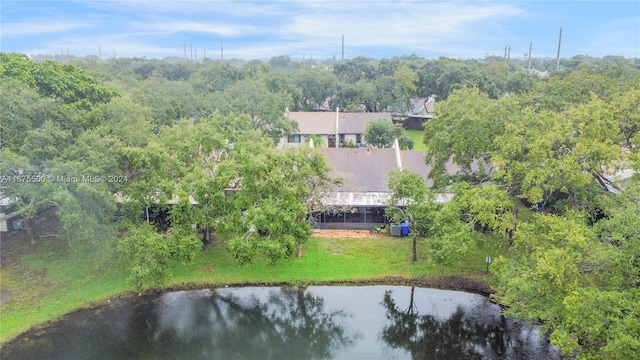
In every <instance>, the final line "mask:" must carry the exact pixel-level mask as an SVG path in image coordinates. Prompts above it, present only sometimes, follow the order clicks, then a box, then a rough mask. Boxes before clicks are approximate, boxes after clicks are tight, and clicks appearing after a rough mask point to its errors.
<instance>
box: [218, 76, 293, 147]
mask: <svg viewBox="0 0 640 360" xmlns="http://www.w3.org/2000/svg"><path fill="white" fill-rule="evenodd" d="M215 104H216V107H217V109H219V110H220V112H221V113H222V114H224V115H229V114H232V113H233V114H246V115H248V116H249V119H250V120H251V123H252V126H253V128H255V129H258V130H260V131H262V132H264V133H265V134H267V135H268V136H269V137H270V138H271V139H272V140H273V142H274V144H277V143H278V142H279V141H280V139H281V138H282V137H284V136H286V135H288V134H290V133H291V132H293V131H294V130H295V129H296V126H297V124H296V122H295V121H292V120H289V119H287V118H286V117H285V116H284V114H285V110H286V108H287V107H290V108H291V107H292V106H293V99H292V97H291V95H290V94H289V93H287V92H285V91H278V92H272V91H271V90H270V89H269V88H268V87H267V84H265V83H264V82H262V81H256V80H253V79H251V80H243V81H239V82H237V83H235V84H234V85H232V86H231V87H230V88H229V89H227V90H226V91H224V92H223V93H221V94H219V95H218V96H217V97H216V98H215Z"/></svg>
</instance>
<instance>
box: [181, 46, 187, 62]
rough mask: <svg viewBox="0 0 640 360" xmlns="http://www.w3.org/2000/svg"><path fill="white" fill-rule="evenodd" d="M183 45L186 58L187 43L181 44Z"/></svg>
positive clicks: (185, 57)
mask: <svg viewBox="0 0 640 360" xmlns="http://www.w3.org/2000/svg"><path fill="white" fill-rule="evenodd" d="M182 45H183V46H184V59H185V60H187V44H182Z"/></svg>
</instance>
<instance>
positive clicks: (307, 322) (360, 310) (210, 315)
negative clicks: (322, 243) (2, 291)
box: [1, 286, 559, 360]
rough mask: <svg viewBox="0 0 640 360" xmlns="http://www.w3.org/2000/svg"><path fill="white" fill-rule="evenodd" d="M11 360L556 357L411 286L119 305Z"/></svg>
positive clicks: (71, 323) (494, 317) (63, 325)
mask: <svg viewBox="0 0 640 360" xmlns="http://www.w3.org/2000/svg"><path fill="white" fill-rule="evenodd" d="M1 358H2V359H278V360H282V359H557V358H559V356H558V353H557V351H556V350H555V349H554V348H553V347H552V346H550V345H549V343H548V341H547V340H545V339H544V338H541V337H540V336H539V335H538V333H537V330H536V327H535V326H532V325H529V324H526V323H522V322H516V321H513V320H511V319H506V318H504V317H502V316H501V311H500V308H499V307H498V306H496V305H494V304H492V303H490V302H489V300H488V299H487V298H486V297H483V296H481V295H476V294H470V293H465V292H459V291H447V290H436V289H424V288H411V287H406V286H317V287H316V286H314V287H307V288H290V287H282V288H279V287H245V288H223V289H215V290H208V289H207V290H193V291H178V292H170V293H165V294H162V295H158V296H145V297H138V298H132V299H121V300H114V301H111V303H110V304H108V305H106V306H103V307H100V308H96V309H90V310H83V311H79V312H76V313H73V314H71V315H68V316H66V317H64V318H63V319H62V320H61V321H59V322H57V323H54V324H52V325H51V326H50V327H47V328H45V329H42V330H39V331H35V332H29V333H26V334H24V335H22V336H20V337H19V338H17V339H16V340H14V341H12V342H11V343H8V344H6V345H5V346H4V347H3V348H2V353H1Z"/></svg>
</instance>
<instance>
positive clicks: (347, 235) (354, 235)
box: [311, 229, 373, 239]
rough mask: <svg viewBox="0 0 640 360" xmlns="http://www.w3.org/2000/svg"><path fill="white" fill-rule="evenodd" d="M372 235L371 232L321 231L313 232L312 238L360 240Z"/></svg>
mask: <svg viewBox="0 0 640 360" xmlns="http://www.w3.org/2000/svg"><path fill="white" fill-rule="evenodd" d="M372 235H373V233H372V231H371V230H333V229H322V230H314V232H313V234H312V235H311V236H312V237H320V238H343V239H362V238H370V237H372Z"/></svg>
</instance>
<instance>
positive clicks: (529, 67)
mask: <svg viewBox="0 0 640 360" xmlns="http://www.w3.org/2000/svg"><path fill="white" fill-rule="evenodd" d="M531 48H533V41H531V42H529V66H528V68H527V73H529V72H530V71H531Z"/></svg>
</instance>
